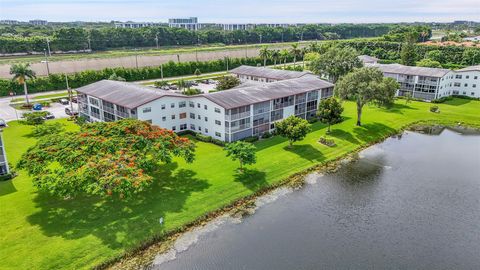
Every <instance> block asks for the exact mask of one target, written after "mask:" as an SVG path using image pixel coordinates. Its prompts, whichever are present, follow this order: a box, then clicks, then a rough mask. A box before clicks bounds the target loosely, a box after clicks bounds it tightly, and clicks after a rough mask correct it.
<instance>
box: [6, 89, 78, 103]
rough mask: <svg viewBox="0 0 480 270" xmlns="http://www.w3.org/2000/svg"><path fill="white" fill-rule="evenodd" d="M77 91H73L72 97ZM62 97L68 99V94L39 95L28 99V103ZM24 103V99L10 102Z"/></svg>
mask: <svg viewBox="0 0 480 270" xmlns="http://www.w3.org/2000/svg"><path fill="white" fill-rule="evenodd" d="M76 94H77V91H73V95H76ZM63 97H68V92H67V91H62V92H60V93H54V94H47V95H39V96H34V97H31V98H30V101H35V100H39V99H55V98H63ZM21 101H25V98H24V97H23V98H14V99H12V100H11V101H10V102H11V103H16V102H21Z"/></svg>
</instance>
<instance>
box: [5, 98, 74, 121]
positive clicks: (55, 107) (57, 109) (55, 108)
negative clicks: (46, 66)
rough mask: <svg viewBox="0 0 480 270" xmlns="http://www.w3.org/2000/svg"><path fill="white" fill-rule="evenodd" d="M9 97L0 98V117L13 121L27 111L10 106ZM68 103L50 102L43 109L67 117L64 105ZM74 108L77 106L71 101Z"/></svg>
mask: <svg viewBox="0 0 480 270" xmlns="http://www.w3.org/2000/svg"><path fill="white" fill-rule="evenodd" d="M10 100H11V98H9V97H8V98H0V118H2V119H4V120H5V121H7V122H9V121H13V120H17V119H20V117H21V116H22V115H23V113H24V112H28V111H26V110H15V109H14V108H13V107H12V106H10ZM69 106H70V105H68V106H67V105H62V104H60V103H51V104H50V107H48V108H44V110H45V111H49V112H51V113H52V114H53V115H54V116H55V118H65V117H68V115H67V114H65V107H69ZM73 106H74V109H77V108H78V105H77V104H76V103H73Z"/></svg>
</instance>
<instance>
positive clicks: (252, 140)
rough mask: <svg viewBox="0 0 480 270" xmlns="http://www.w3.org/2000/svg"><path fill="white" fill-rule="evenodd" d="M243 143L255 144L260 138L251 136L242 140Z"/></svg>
mask: <svg viewBox="0 0 480 270" xmlns="http://www.w3.org/2000/svg"><path fill="white" fill-rule="evenodd" d="M242 141H245V142H249V143H253V142H256V141H258V136H249V137H245V138H243V139H242Z"/></svg>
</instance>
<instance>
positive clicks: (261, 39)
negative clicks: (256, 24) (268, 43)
mask: <svg viewBox="0 0 480 270" xmlns="http://www.w3.org/2000/svg"><path fill="white" fill-rule="evenodd" d="M260 44H262V34H260Z"/></svg>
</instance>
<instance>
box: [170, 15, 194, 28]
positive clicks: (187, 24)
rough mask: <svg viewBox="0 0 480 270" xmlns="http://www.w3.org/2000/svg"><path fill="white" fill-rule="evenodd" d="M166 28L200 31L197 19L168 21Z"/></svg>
mask: <svg viewBox="0 0 480 270" xmlns="http://www.w3.org/2000/svg"><path fill="white" fill-rule="evenodd" d="M168 26H169V27H177V28H184V29H187V30H192V31H196V30H198V29H200V24H199V23H198V18H197V17H190V18H174V19H168Z"/></svg>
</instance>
